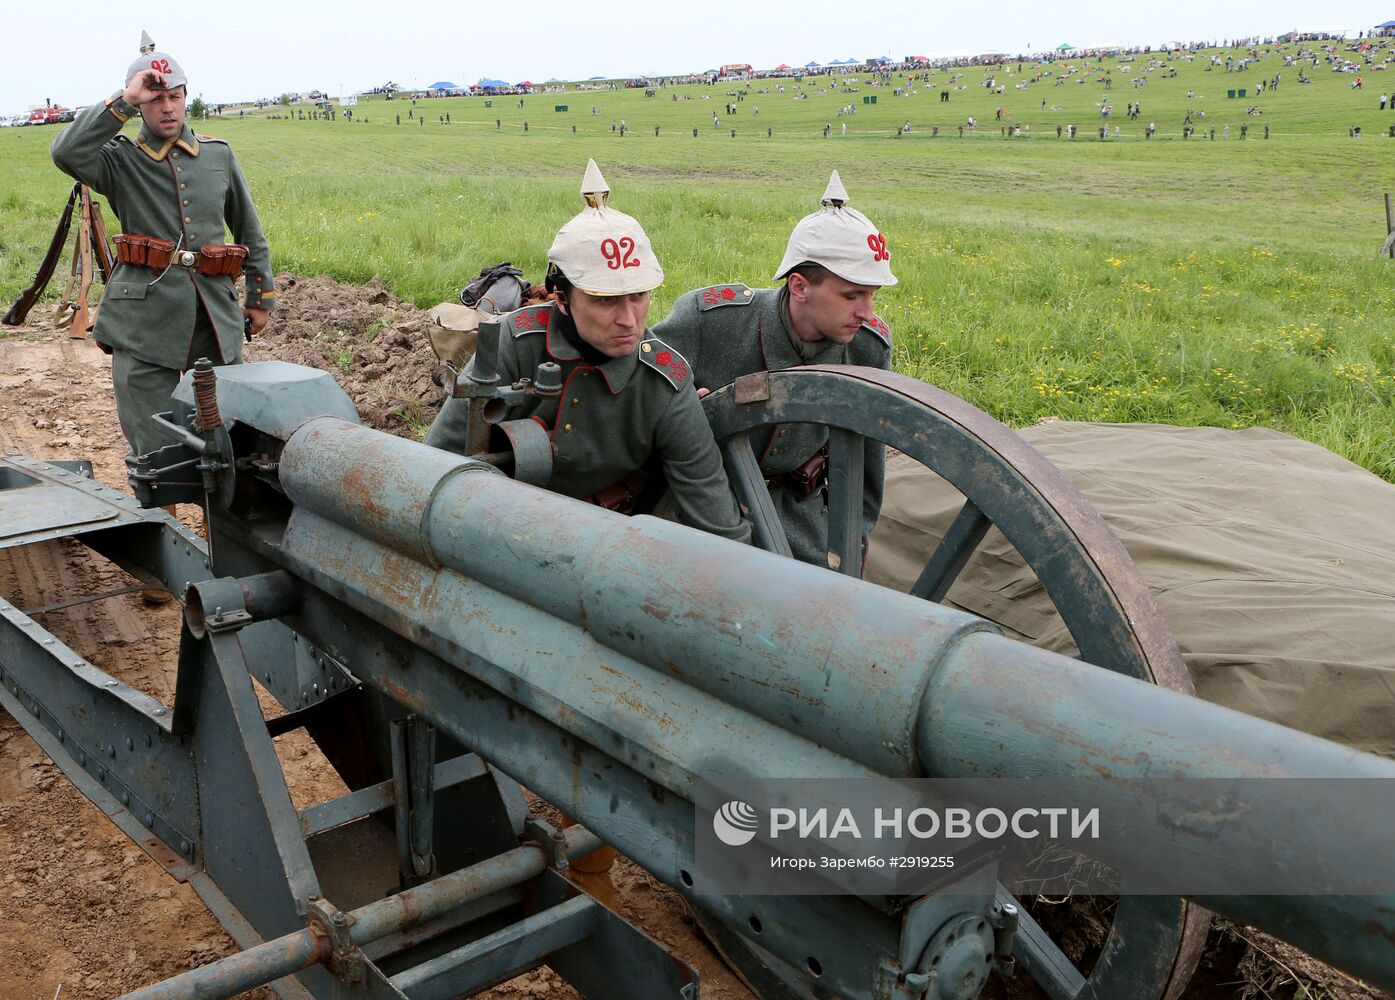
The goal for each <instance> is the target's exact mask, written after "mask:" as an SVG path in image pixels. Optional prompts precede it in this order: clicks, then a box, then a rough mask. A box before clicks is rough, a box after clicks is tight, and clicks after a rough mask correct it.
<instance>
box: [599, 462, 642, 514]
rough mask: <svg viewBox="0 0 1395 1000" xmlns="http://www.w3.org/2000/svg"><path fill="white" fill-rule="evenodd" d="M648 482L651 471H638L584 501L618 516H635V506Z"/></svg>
mask: <svg viewBox="0 0 1395 1000" xmlns="http://www.w3.org/2000/svg"><path fill="white" fill-rule="evenodd" d="M648 482H649V470H647V469H636V470H635V471H634V472H631V473H630V474H629V475H628V476H626V477H625V478H624V479H622V480H620V481H619V482H618V483H615V484H614V485H611V486H605V487H602V488H601V489H599V490H597V491H596V492H595V493H592V494H591V495H590V496H589V497H585V498H584V499H585V501H586V502H587V503H592V504H595V505H596V506H597V507H604V508H605V509H606V510H613V511H615V512H616V513H617V514H633V513H634V510H635V504H636V503H637V502H638V501H639V497H640V494H641V493H643V492H644V487H645V485H646V484H647V483H648Z"/></svg>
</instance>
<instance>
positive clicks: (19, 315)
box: [0, 184, 82, 326]
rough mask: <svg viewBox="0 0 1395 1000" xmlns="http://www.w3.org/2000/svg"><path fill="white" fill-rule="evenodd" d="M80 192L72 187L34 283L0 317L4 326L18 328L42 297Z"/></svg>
mask: <svg viewBox="0 0 1395 1000" xmlns="http://www.w3.org/2000/svg"><path fill="white" fill-rule="evenodd" d="M81 190H82V185H81V184H74V185H73V190H72V192H71V193H69V195H68V204H67V205H66V206H64V208H63V217H62V218H61V219H59V220H58V228H57V229H55V230H54V231H53V239H51V240H49V244H48V252H47V253H45V254H44V261H43V263H42V264H40V265H39V270H38V272H37V273H35V275H34V283H33V284H32V285H30V286H29V287H28V288H26V289H25V290H24V291H23V292H21V293H20V295H19V298H18V299H16V300H15V304H14V305H12V306H10V308H9V311H8V312H6V313H5V315H4V316H3V317H0V323H4V324H5V325H6V326H19V325H20V324H21V323H23V322H24V318H25V317H26V316H28V315H29V310H30V309H32V308H34V300H35V299H37V298H38V297H39V296H40V295H42V294H43V291H44V289H45V288H47V287H48V281H49V279H50V278H52V277H53V269H54V268H55V267H57V266H58V258H59V257H60V256H61V255H62V253H63V244H64V242H66V241H67V239H68V227H69V226H71V225H72V222H73V204H74V203H75V202H76V201H77V199H78V195H79V193H80V192H81Z"/></svg>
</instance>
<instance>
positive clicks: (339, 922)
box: [329, 911, 349, 927]
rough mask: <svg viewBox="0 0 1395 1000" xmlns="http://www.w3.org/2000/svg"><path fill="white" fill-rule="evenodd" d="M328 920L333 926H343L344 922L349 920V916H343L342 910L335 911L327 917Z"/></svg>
mask: <svg viewBox="0 0 1395 1000" xmlns="http://www.w3.org/2000/svg"><path fill="white" fill-rule="evenodd" d="M329 922H330V923H332V924H333V925H334V926H335V927H343V926H344V925H345V924H347V923H348V922H349V918H348V917H347V916H345V915H344V914H343V913H342V912H338V911H336V912H335V914H334V916H332V917H330V918H329Z"/></svg>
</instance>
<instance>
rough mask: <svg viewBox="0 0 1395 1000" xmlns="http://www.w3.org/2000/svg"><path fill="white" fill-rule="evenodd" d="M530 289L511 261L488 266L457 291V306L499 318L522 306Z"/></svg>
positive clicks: (520, 272) (521, 273)
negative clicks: (458, 302) (458, 297)
mask: <svg viewBox="0 0 1395 1000" xmlns="http://www.w3.org/2000/svg"><path fill="white" fill-rule="evenodd" d="M530 287H531V285H530V284H529V282H527V281H524V280H523V272H522V271H520V270H519V269H518V268H516V267H514V266H513V263H512V262H511V261H507V260H506V261H504V262H503V263H501V264H491V265H490V266H489V267H486V268H484V270H482V271H480V276H479V277H478V278H476V279H475V280H474V281H472V282H470V283H469V284H468V285H466V286H465V287H464V288H462V289H461V290H460V304H461V305H465V306H469V307H470V308H471V309H478V310H480V311H481V312H484V313H488V314H490V315H492V316H502V315H503V314H504V313H508V312H513V311H514V310H515V309H517V308H518V307H519V306H521V305H523V300H524V298H525V297H526V296H527V295H528V289H529V288H530Z"/></svg>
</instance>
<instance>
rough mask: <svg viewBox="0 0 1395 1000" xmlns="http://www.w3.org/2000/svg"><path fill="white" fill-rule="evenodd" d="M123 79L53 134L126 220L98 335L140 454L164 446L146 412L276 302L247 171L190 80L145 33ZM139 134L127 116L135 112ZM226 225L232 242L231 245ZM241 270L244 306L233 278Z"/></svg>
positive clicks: (233, 359)
mask: <svg viewBox="0 0 1395 1000" xmlns="http://www.w3.org/2000/svg"><path fill="white" fill-rule="evenodd" d="M126 81H127V82H126V87H125V89H124V90H123V91H121V92H120V93H118V94H115V95H113V96H112V97H109V98H107V100H106V101H104V102H99V103H97V104H95V105H93V106H92V107H91V108H89V109H87V110H86V111H84V112H83V113H82V114H81V115H79V116H78V118H77V120H76V121H75V122H73V124H71V125H69V126H68V127H67V128H66V129H64V130H63V132H62V133H61V134H60V135H59V136H58V138H57V139H56V140H55V141H54V143H53V150H52V154H53V162H54V163H56V164H57V165H58V167H59V169H61V170H62V171H63V172H64V173H66V174H68V175H70V176H71V177H73V178H75V179H76V180H79V181H81V182H82V183H84V184H86V185H87V186H89V187H90V188H92V189H93V190H94V191H97V192H99V193H101V194H103V195H105V196H106V198H107V200H108V202H109V203H110V204H111V208H112V210H113V211H114V212H115V213H116V216H117V218H118V219H119V220H120V221H121V228H122V230H123V233H122V235H120V236H118V237H116V244H117V259H118V261H119V266H118V267H117V268H116V270H115V272H114V273H113V274H112V277H111V280H110V281H109V282H108V284H107V288H106V294H105V295H104V296H103V299H102V307H101V309H100V311H99V312H98V316H97V326H96V329H95V331H94V333H93V336H94V338H95V339H96V341H97V343H98V344H100V345H101V346H102V347H103V349H104V350H106V351H108V352H109V353H110V354H111V355H112V366H111V367H112V382H113V384H114V388H115V392H116V409H117V413H118V415H119V416H120V418H121V430H122V432H123V433H124V434H125V435H126V441H127V442H128V443H129V445H130V447H131V452H132V454H134V455H141V454H143V453H145V452H149V451H154V450H155V449H157V448H160V447H162V446H164V445H165V444H168V443H169V442H168V441H166V440H165V439H164V438H163V437H162V436H161V435H160V433H159V432H158V431H157V430H156V428H155V426H154V425H153V424H152V423H151V421H150V415H151V414H152V413H158V412H160V411H162V410H165V409H168V406H169V397H170V393H171V392H172V391H173V390H174V387H175V385H176V384H177V383H178V381H179V376H180V373H181V371H183V370H184V369H187V368H189V367H191V366H192V365H193V363H194V362H195V361H196V360H198V359H199V358H200V357H207V358H209V359H210V360H212V361H213V362H214V363H215V364H236V363H238V362H239V361H241V360H242V341H243V336H244V331H245V334H246V336H248V337H249V338H250V337H251V335H253V334H255V333H257V332H259V331H260V330H261V328H262V327H263V326H265V325H266V321H267V311H268V310H270V309H272V308H273V307H274V305H275V301H276V293H275V290H274V286H273V284H272V274H271V256H270V253H269V251H268V248H267V242H266V237H265V236H263V235H262V227H261V223H260V222H259V221H258V219H257V212H256V209H255V208H253V206H252V196H251V193H250V191H249V190H248V188H247V180H246V178H245V177H243V175H242V171H241V169H239V167H238V165H237V159H236V158H235V157H234V156H233V153H232V150H231V149H230V148H229V146H228V144H227V142H225V141H224V140H222V139H214V138H210V137H209V136H202V135H195V134H194V132H193V131H192V130H191V129H190V128H189V126H188V125H187V124H186V123H185V121H184V101H185V97H186V95H187V89H188V80H187V78H186V77H185V75H184V71H183V69H181V68H180V66H179V64H178V63H177V62H175V60H174V59H173V58H171V57H170V56H169V55H167V54H166V53H163V52H157V51H155V45H154V43H153V42H151V40H150V36H149V35H145V34H142V47H141V56H140V58H138V59H137V60H136V61H135V62H134V63H132V64H131V66H130V68H129V69H128V70H127V72H126ZM137 115H139V116H140V118H141V127H140V129H139V130H138V131H137V132H136V135H135V136H134V137H131V136H128V135H124V134H122V131H121V130H122V126H124V125H125V124H126V122H127V121H128V120H129V119H131V118H133V117H136V116H137ZM225 227H226V230H228V231H230V232H231V233H232V237H233V240H234V241H235V242H234V244H231V245H229V244H225V243H224V239H225ZM239 274H241V275H243V276H244V278H245V282H246V292H245V294H244V297H243V302H242V304H241V305H240V306H239V304H238V301H237V291H236V289H235V288H234V285H233V281H234V278H235V277H236V276H237V275H239Z"/></svg>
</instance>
